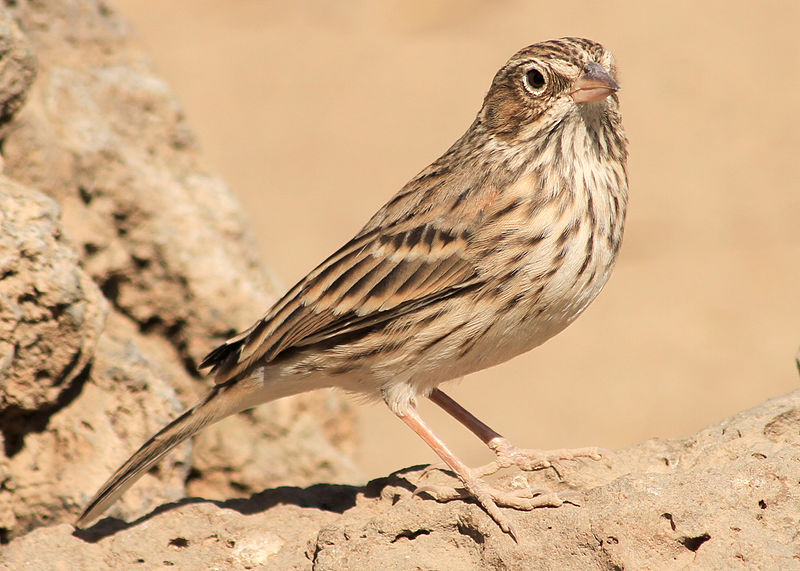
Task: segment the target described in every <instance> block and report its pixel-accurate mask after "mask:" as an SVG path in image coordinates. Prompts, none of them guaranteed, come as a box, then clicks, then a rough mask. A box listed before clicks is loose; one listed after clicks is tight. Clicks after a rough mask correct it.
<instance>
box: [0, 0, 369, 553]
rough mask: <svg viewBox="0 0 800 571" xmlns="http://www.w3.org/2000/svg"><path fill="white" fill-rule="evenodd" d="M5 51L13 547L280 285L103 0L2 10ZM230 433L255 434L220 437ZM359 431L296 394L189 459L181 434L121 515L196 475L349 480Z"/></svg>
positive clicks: (8, 498) (191, 395) (6, 354)
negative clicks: (194, 462) (247, 444)
mask: <svg viewBox="0 0 800 571" xmlns="http://www.w3.org/2000/svg"><path fill="white" fill-rule="evenodd" d="M34 53H35V56H34ZM0 56H2V57H0V133H2V136H3V148H2V154H3V159H4V165H5V166H4V175H5V177H2V178H0V226H1V228H0V229H2V231H3V232H2V235H0V374H1V375H2V383H0V433H2V442H3V444H4V447H3V450H2V451H0V542H2V541H4V540H6V539H8V538H13V537H15V536H17V535H19V534H21V533H24V532H25V531H28V530H30V529H31V528H33V527H35V526H37V525H42V524H46V523H51V522H58V521H65V520H71V519H72V518H74V517H75V515H76V513H77V512H78V510H79V508H80V507H81V505H82V504H83V503H84V502H85V501H86V500H87V499H88V498H89V496H90V495H91V494H92V493H94V491H95V490H96V488H97V487H98V486H99V485H100V484H101V483H102V481H103V480H104V479H105V478H106V477H107V476H108V475H109V474H110V473H111V472H112V471H113V470H114V469H115V468H116V467H117V465H118V464H119V463H121V462H122V461H123V460H124V459H125V458H127V456H128V455H129V454H130V453H132V452H133V451H134V450H135V449H136V448H137V447H138V446H139V445H140V444H141V443H142V442H143V441H144V440H145V439H146V438H147V437H148V436H149V435H150V434H152V433H153V432H155V431H156V430H157V429H158V428H160V427H161V426H162V425H163V424H165V423H166V422H167V421H168V420H169V419H170V418H172V417H174V416H175V415H176V414H177V412H178V411H179V410H180V409H181V408H183V406H186V405H189V404H191V403H192V401H194V400H196V399H197V398H198V396H199V395H200V394H202V393H203V392H204V390H205V384H206V383H208V382H209V381H201V380H200V377H199V375H198V374H197V372H196V370H195V365H196V363H197V362H198V361H199V359H200V358H201V357H202V356H203V354H204V353H205V352H206V351H207V350H209V349H210V348H212V347H213V346H214V345H215V343H217V342H218V341H219V340H220V339H222V338H224V337H226V336H227V335H229V334H230V333H231V332H233V331H235V330H237V329H240V328H242V327H244V326H247V325H249V324H250V322H251V321H253V320H254V319H255V318H256V316H257V315H258V313H260V312H261V311H264V310H265V309H266V308H267V307H268V306H269V304H270V303H271V302H272V301H273V300H274V298H275V288H274V287H273V285H272V281H271V279H270V277H269V276H268V274H267V273H266V272H265V271H264V270H263V268H262V266H261V265H260V264H259V261H258V258H257V255H256V249H255V247H254V246H253V242H252V238H251V236H250V232H249V230H248V229H247V225H246V220H245V217H244V216H243V214H242V212H241V210H240V208H239V206H238V204H237V203H236V201H235V200H234V199H233V198H232V196H231V194H230V192H229V191H228V189H227V188H226V186H225V185H224V183H222V181H220V180H219V179H218V178H216V177H215V176H213V175H212V174H211V173H209V171H208V170H207V169H206V168H205V167H204V166H203V164H202V162H201V160H200V158H199V151H198V149H197V145H196V143H195V140H194V136H193V135H192V133H191V131H190V129H189V127H188V125H187V124H186V121H185V119H184V117H183V112H182V111H181V108H180V105H179V104H178V103H177V101H176V100H175V98H174V97H173V95H172V94H171V92H170V90H169V89H168V87H167V86H166V85H165V84H164V82H163V81H161V80H160V79H159V78H157V77H156V76H154V75H153V74H152V72H151V71H150V69H149V64H148V62H147V60H146V58H145V57H144V55H143V54H142V53H141V52H140V51H139V50H138V49H137V48H136V47H135V45H133V43H132V42H131V40H130V37H129V30H128V28H127V26H126V25H125V24H124V23H123V22H122V21H120V20H119V19H117V18H116V17H115V16H114V15H113V13H112V12H111V11H110V9H109V8H108V6H107V5H106V4H105V3H104V2H102V1H99V0H67V1H56V0H50V1H48V0H45V1H37V2H28V1H25V0H23V1H21V2H15V3H13V4H9V5H8V6H7V7H2V8H0ZM34 70H35V71H36V73H35V74H34ZM34 76H35V80H34ZM22 102H24V105H22V107H20V105H21V104H22ZM14 111H17V113H16V114H14V115H13V116H12V113H13V112H14ZM3 122H5V123H3ZM6 177H7V178H6ZM42 193H44V194H42ZM45 194H46V195H47V196H45ZM48 196H49V198H48ZM59 213H60V214H59ZM106 314H108V323H107V324H106V326H105V327H106V328H105V330H104V329H103V328H104V320H105V319H106ZM176 393H177V395H176ZM265 414H266V415H271V416H265ZM265 420H268V422H265ZM218 431H224V433H225V438H226V439H227V440H228V441H230V442H237V443H245V442H249V441H251V440H252V439H253V438H255V437H256V436H259V437H260V438H263V442H262V443H260V444H259V445H257V446H253V447H252V448H250V449H242V448H236V447H229V446H215V445H214V442H215V439H214V435H215V434H220V432H218ZM287 434H288V436H287ZM339 437H342V438H343V439H340V438H339ZM352 437H353V425H352V419H350V418H349V415H348V412H347V410H346V407H345V406H344V405H343V404H342V403H341V401H340V400H339V399H338V397H335V396H331V395H330V394H329V393H328V394H324V393H319V394H314V395H308V396H304V397H301V398H298V399H294V400H287V401H285V402H282V403H278V404H275V405H272V406H271V407H269V408H267V409H265V411H264V412H261V413H258V414H255V415H254V414H249V415H242V416H241V417H238V418H237V419H234V420H232V421H230V422H228V423H223V424H222V425H220V426H219V427H215V428H214V429H213V430H212V431H210V432H209V433H208V435H206V436H205V437H204V438H205V440H203V441H202V442H201V444H200V445H199V447H198V449H199V452H200V453H199V454H198V457H199V458H200V459H201V460H200V461H199V462H198V464H197V465H195V466H193V467H192V466H191V465H190V456H189V446H188V445H187V446H185V447H182V448H181V450H180V451H178V452H177V453H176V454H174V455H171V456H170V458H168V459H167V460H165V462H164V463H162V464H161V465H160V467H159V469H158V470H157V471H153V472H151V473H150V474H148V475H147V476H146V477H145V478H143V479H142V481H141V483H140V484H139V485H137V486H136V488H135V489H132V490H131V491H130V493H128V494H126V497H124V498H123V499H122V502H121V503H120V504H119V505H118V506H115V508H114V510H113V512H112V513H115V514H117V515H119V516H122V517H126V518H131V517H137V516H138V515H140V514H142V513H146V512H147V511H149V510H150V509H152V508H153V507H154V506H156V505H159V504H160V503H162V502H163V501H164V500H166V499H176V498H179V497H181V496H182V495H184V494H185V482H186V481H187V480H188V479H190V480H191V483H192V486H193V487H197V488H198V489H202V490H203V491H204V493H207V494H209V496H212V497H213V496H217V497H225V496H226V495H227V494H229V493H230V491H231V489H238V490H240V491H241V490H242V489H244V490H250V489H254V488H253V486H255V485H256V482H258V485H259V486H264V485H275V484H278V483H283V482H292V483H294V484H297V485H307V484H310V483H313V482H317V481H320V479H326V480H329V481H352V480H354V479H357V478H358V473H357V471H356V469H355V468H354V466H353V465H352V463H351V462H350V461H349V460H348V459H347V457H346V456H345V455H344V454H343V452H346V451H347V450H348V449H350V448H352ZM205 442H207V443H209V444H208V445H205V444H204V443H205ZM270 442H279V443H277V444H270ZM290 450H297V451H302V452H301V453H300V454H290V453H289V451H290ZM232 451H237V453H246V454H248V459H247V461H246V462H243V463H242V466H243V467H241V468H240V466H238V465H237V464H238V461H239V457H238V456H235V455H234V456H232V455H231V452H232ZM298 458H301V459H302V462H296V461H297V460H298ZM190 474H191V477H190V476H189V475H190ZM259 475H260V478H259ZM259 489H260V488H259Z"/></svg>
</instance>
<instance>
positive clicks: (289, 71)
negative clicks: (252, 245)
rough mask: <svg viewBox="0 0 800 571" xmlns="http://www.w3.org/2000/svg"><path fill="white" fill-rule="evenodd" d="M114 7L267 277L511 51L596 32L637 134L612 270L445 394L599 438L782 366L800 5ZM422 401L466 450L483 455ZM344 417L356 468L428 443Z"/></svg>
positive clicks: (651, 430)
mask: <svg viewBox="0 0 800 571" xmlns="http://www.w3.org/2000/svg"><path fill="white" fill-rule="evenodd" d="M116 5H117V6H118V8H119V10H120V12H121V13H122V15H123V16H124V17H125V18H127V19H128V20H129V21H130V22H132V23H133V25H134V27H135V28H136V29H137V30H138V34H139V36H140V39H141V41H142V43H143V44H144V45H145V47H146V48H147V49H148V50H149V52H150V54H151V55H152V57H153V60H154V64H155V67H156V69H157V70H158V72H159V73H160V74H161V75H162V76H163V77H165V78H166V80H167V81H168V82H169V83H170V84H171V86H172V88H173V89H174V90H175V91H176V93H177V94H178V97H179V98H180V100H181V101H182V103H183V105H184V107H185V110H186V112H187V115H188V117H189V121H190V123H191V125H192V126H193V127H194V128H195V130H196V132H197V133H198V134H199V138H200V141H201V143H202V145H203V147H204V150H205V153H206V155H207V157H208V159H209V162H210V163H211V164H212V165H213V166H214V168H215V169H217V171H218V172H219V173H220V174H221V175H222V176H223V177H224V178H225V179H226V180H227V181H228V182H229V184H230V185H231V187H232V189H233V191H234V192H235V193H236V194H237V195H238V196H239V198H240V200H241V202H242V204H243V205H244V207H245V209H246V211H247V212H248V214H249V216H250V219H251V221H252V223H253V227H254V230H255V232H256V234H257V239H258V244H259V246H260V247H261V248H262V250H263V258H264V260H265V262H266V263H267V264H268V265H269V267H271V268H272V269H273V270H274V272H275V274H276V275H277V276H278V277H279V278H280V279H281V280H282V281H283V284H284V286H290V285H291V284H292V283H293V282H294V281H296V280H297V279H299V278H300V277H302V275H304V273H305V272H307V271H308V270H310V269H311V268H312V267H313V266H315V265H316V264H317V263H318V262H320V261H321V260H322V259H323V258H324V257H326V256H327V255H328V254H329V253H331V252H332V251H333V250H334V249H335V248H337V247H338V246H340V245H341V244H342V243H343V242H344V241H345V240H347V239H348V238H349V237H351V236H352V235H353V234H354V233H355V232H356V231H357V230H358V229H359V228H360V226H361V225H362V224H363V223H364V222H365V221H366V220H367V218H368V217H369V216H370V215H371V214H372V213H373V212H374V211H375V210H376V209H377V208H378V207H379V206H380V205H381V204H383V202H385V201H386V200H387V199H388V198H389V197H390V196H391V195H392V194H394V192H396V191H397V190H399V188H400V187H401V186H402V185H403V184H404V183H405V182H406V181H407V180H408V179H409V178H410V177H411V176H413V175H414V174H416V173H417V172H418V171H419V170H421V169H422V168H423V167H425V166H426V165H427V164H428V163H430V162H431V161H432V160H434V159H435V158H437V157H438V156H439V155H440V154H441V153H442V152H443V151H444V150H445V149H446V148H447V147H448V146H449V145H450V144H451V143H452V142H453V141H454V140H455V139H456V138H457V137H458V136H460V135H461V133H462V132H463V131H464V130H465V129H466V128H467V126H468V125H469V124H470V122H471V121H472V119H473V117H474V115H475V113H476V112H477V110H478V108H479V106H480V103H481V100H482V97H483V95H484V93H485V91H486V89H487V88H488V86H489V83H490V81H491V79H492V76H493V74H494V72H495V71H496V70H497V68H499V67H500V66H501V65H502V64H503V63H504V62H505V60H506V59H507V58H508V57H509V56H510V55H511V54H512V53H514V52H515V51H516V50H517V49H519V48H521V47H523V46H525V45H527V44H530V43H533V42H536V41H539V40H544V39H548V38H552V37H558V36H563V35H579V36H586V37H589V38H592V39H595V40H598V41H600V42H602V43H603V44H604V45H606V46H607V47H608V48H610V49H612V50H613V51H614V53H615V55H616V57H617V61H618V64H619V67H620V73H621V79H622V86H623V91H622V93H621V101H622V110H623V115H624V118H625V125H626V127H627V131H628V136H629V138H630V141H631V146H630V150H631V158H630V163H629V172H630V185H631V205H630V210H629V215H628V224H627V229H626V235H625V242H624V245H623V249H622V254H621V257H620V260H619V262H618V264H617V268H616V271H615V273H614V275H613V276H612V278H611V281H610V282H609V284H608V286H607V287H606V289H605V291H604V292H603V293H602V294H601V295H600V297H599V298H598V300H597V301H596V302H595V303H594V304H593V305H592V306H591V307H590V308H589V309H588V310H587V311H586V313H585V314H584V315H583V317H581V318H580V319H578V320H577V321H576V323H575V324H574V325H572V326H571V327H570V328H569V329H568V330H567V331H565V332H564V333H562V334H561V335H559V336H558V337H556V338H555V339H553V340H551V341H549V342H548V343H547V344H545V345H544V346H543V347H541V348H539V349H537V350H535V351H533V352H531V353H529V354H527V355H525V356H522V357H519V358H517V359H516V360H514V361H512V362H509V363H506V364H505V365H502V366H500V367H496V368H494V369H492V370H489V371H484V372H482V373H478V374H475V375H472V376H470V377H468V378H467V379H465V380H464V381H463V382H462V383H460V384H458V385H455V386H450V387H449V390H448V392H450V394H452V395H453V396H454V397H455V398H456V399H457V400H459V401H460V402H461V403H462V404H463V405H465V406H466V407H467V408H468V409H470V410H472V411H473V412H475V413H476V414H477V415H478V416H479V417H480V418H481V419H483V420H484V421H485V422H487V423H488V424H490V425H491V426H493V427H494V428H496V429H497V430H499V431H500V432H502V433H503V434H505V435H507V436H508V437H509V438H511V439H512V441H514V442H515V443H517V444H520V445H524V446H531V447H543V448H554V447H565V446H586V445H599V446H604V447H607V448H615V447H620V446H625V445H628V444H632V443H634V442H637V441H639V440H642V439H645V438H649V437H654V436H658V437H663V438H669V437H676V436H682V435H688V434H690V433H692V432H694V431H696V430H698V429H700V428H702V427H703V426H704V425H706V424H709V423H711V422H714V421H717V420H720V419H721V418H723V417H725V416H727V415H730V414H732V413H734V412H736V411H738V410H741V409H744V408H747V407H750V406H752V405H755V404H758V403H759V402H761V401H763V400H765V399H766V398H768V397H771V396H776V395H779V394H783V393H786V392H788V391H791V390H794V389H795V388H798V386H799V385H800V383H799V382H798V381H799V380H800V379H799V378H798V373H797V370H796V368H795V365H794V360H793V356H794V354H795V351H796V350H797V348H798V345H800V224H799V223H798V218H799V217H800V118H799V117H800V44H798V37H797V30H798V29H800V3H798V2H764V3H758V4H756V3H751V2H742V1H739V2H731V1H726V2H721V1H720V2H702V3H699V2H693V1H688V0H686V1H674V0H673V1H670V2H646V3H645V2H626V3H621V2H620V3H600V2H594V1H591V0H587V1H584V2H549V3H542V2H529V1H522V0H502V1H492V2H489V1H478V0H467V1H456V0H411V1H400V0H391V1H384V2H374V1H368V0H356V1H351V2H337V1H333V0H319V1H316V2H312V1H299V2H292V3H289V2H278V1H264V0H233V1H222V0H216V1H212V0H171V1H170V2H161V1H157V0H117V1H116ZM265 309H266V308H262V307H254V308H253V310H252V315H253V319H255V318H257V317H258V316H260V315H261V313H262V312H263V311H264V310H265ZM446 390H447V388H446ZM421 408H422V413H423V415H424V416H425V417H426V418H427V419H428V421H429V422H430V423H431V424H433V426H434V427H435V428H436V429H437V431H438V432H439V433H440V434H441V435H442V437H443V438H444V439H445V440H446V441H447V442H448V443H449V444H451V445H452V446H453V447H454V448H455V450H456V452H457V453H459V454H460V455H461V456H462V458H463V459H464V460H466V461H467V462H468V463H470V464H477V463H482V462H484V461H488V460H489V455H488V453H487V452H486V450H485V449H484V448H483V446H482V445H481V444H480V442H479V441H477V440H476V439H475V438H474V437H473V436H472V435H471V434H470V433H468V432H467V431H466V430H464V429H463V428H461V427H460V426H458V425H457V424H456V423H455V422H454V421H452V420H450V419H449V418H446V417H445V416H443V415H442V414H440V413H438V411H436V410H434V407H433V406H432V405H429V404H427V403H425V404H423V406H422V407H421ZM359 415H360V423H361V435H362V439H363V447H362V451H361V455H360V457H359V458H358V460H359V461H360V463H361V464H362V466H363V467H364V469H365V471H366V473H367V475H368V476H369V477H376V476H380V475H383V474H385V473H387V472H389V471H391V470H394V469H397V468H401V467H403V466H407V465H412V464H419V463H424V462H431V461H435V460H436V458H435V457H434V455H433V453H432V452H431V451H430V450H429V449H428V448H427V447H426V446H425V445H424V444H423V443H422V442H421V441H419V440H418V438H417V437H416V436H415V435H414V434H412V433H411V431H409V430H408V429H406V428H405V427H404V426H403V425H402V423H401V422H399V421H398V420H397V419H396V418H395V417H394V415H392V414H391V413H389V412H388V410H386V408H385V407H384V406H383V405H366V406H362V407H359Z"/></svg>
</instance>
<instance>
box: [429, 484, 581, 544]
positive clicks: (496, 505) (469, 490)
mask: <svg viewBox="0 0 800 571" xmlns="http://www.w3.org/2000/svg"><path fill="white" fill-rule="evenodd" d="M459 478H460V479H461V481H462V484H463V487H454V486H438V485H427V486H420V487H419V488H417V489H416V490H415V491H414V494H415V495H418V494H421V493H425V494H427V495H428V496H430V497H432V498H433V499H435V500H436V501H438V502H449V501H451V500H463V499H469V498H472V499H474V500H475V501H477V502H478V504H480V506H481V507H482V508H483V509H484V510H486V513H488V514H489V516H491V518H492V519H493V520H494V521H495V522H496V523H497V525H498V526H500V529H502V530H503V531H504V532H506V533H508V534H509V535H511V537H513V538H514V541H519V540H518V536H517V532H516V530H515V528H514V525H513V524H512V523H511V521H510V520H509V518H508V517H507V516H506V515H505V514H504V513H503V512H502V511H501V510H500V507H506V508H513V509H517V510H524V511H529V510H532V509H535V508H542V507H552V508H557V507H560V506H562V505H564V504H565V503H570V504H573V505H579V504H578V501H577V500H578V498H579V497H580V494H579V493H577V492H561V493H556V492H552V491H550V490H546V489H543V488H531V487H529V486H528V483H527V480H525V478H524V477H521V478H515V479H514V482H513V483H512V486H513V487H514V488H515V489H512V490H511V491H503V490H498V489H496V488H493V487H492V486H490V485H489V484H488V483H486V482H485V481H484V480H482V479H480V478H479V477H477V476H476V475H475V473H474V472H473V471H472V470H471V471H470V473H469V474H459Z"/></svg>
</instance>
